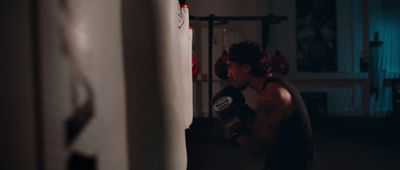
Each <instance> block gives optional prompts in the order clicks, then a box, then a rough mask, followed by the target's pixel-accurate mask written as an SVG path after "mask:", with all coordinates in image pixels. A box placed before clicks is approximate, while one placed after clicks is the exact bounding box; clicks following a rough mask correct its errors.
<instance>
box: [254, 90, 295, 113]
mask: <svg viewBox="0 0 400 170" xmlns="http://www.w3.org/2000/svg"><path fill="white" fill-rule="evenodd" d="M258 107H259V109H260V111H261V112H263V111H265V112H270V111H274V112H276V113H280V114H284V117H287V116H289V115H290V113H291V112H292V110H293V108H294V102H293V99H292V95H291V94H290V92H289V91H288V90H287V89H286V87H284V86H283V85H282V84H280V83H268V84H267V85H266V87H265V88H264V90H263V91H262V92H261V94H260V98H259V100H258Z"/></svg>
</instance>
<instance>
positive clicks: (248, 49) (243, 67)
mask: <svg viewBox="0 0 400 170" xmlns="http://www.w3.org/2000/svg"><path fill="white" fill-rule="evenodd" d="M261 58H262V53H261V51H260V47H259V46H258V45H257V44H256V43H254V42H250V41H243V42H239V43H236V44H233V45H232V46H231V47H230V48H229V55H228V63H227V64H228V77H229V78H230V79H231V80H233V81H234V82H235V83H236V84H237V85H238V86H241V87H243V86H246V85H248V83H249V80H250V79H251V78H252V77H259V76H263V75H264V74H265V72H264V69H263V68H262V67H261V66H260V60H261Z"/></svg>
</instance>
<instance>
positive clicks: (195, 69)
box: [192, 54, 200, 77]
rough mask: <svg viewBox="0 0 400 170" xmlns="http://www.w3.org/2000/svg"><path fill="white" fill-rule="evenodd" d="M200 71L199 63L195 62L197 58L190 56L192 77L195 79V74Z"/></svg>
mask: <svg viewBox="0 0 400 170" xmlns="http://www.w3.org/2000/svg"><path fill="white" fill-rule="evenodd" d="M199 71H200V64H199V61H198V60H197V57H196V56H195V55H194V54H192V77H196V76H197V74H199Z"/></svg>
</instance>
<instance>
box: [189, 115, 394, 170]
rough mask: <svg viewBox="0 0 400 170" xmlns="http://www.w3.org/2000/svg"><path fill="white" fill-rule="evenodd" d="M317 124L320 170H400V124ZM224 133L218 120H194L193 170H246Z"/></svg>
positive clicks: (352, 120)
mask: <svg viewBox="0 0 400 170" xmlns="http://www.w3.org/2000/svg"><path fill="white" fill-rule="evenodd" d="M313 122H315V123H314V124H313V130H314V139H315V145H316V150H317V154H318V163H317V164H318V165H317V169H318V170H400V137H399V136H400V128H398V127H399V124H400V121H393V120H392V119H388V118H360V117H357V118H350V117H341V118H321V117H320V118H318V119H314V120H313ZM222 134H223V131H222V129H221V127H220V126H219V125H218V123H217V122H216V121H215V120H210V119H208V118H196V119H195V120H194V123H193V126H192V128H191V129H190V131H188V132H187V143H188V163H189V164H188V169H189V170H225V169H226V170H243V169H246V167H247V166H246V165H245V161H243V160H244V157H243V156H242V154H241V153H240V151H239V150H238V148H237V147H235V146H233V145H229V144H227V143H226V142H225V141H224V140H223V139H222Z"/></svg>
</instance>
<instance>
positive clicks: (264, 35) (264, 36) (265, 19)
mask: <svg viewBox="0 0 400 170" xmlns="http://www.w3.org/2000/svg"><path fill="white" fill-rule="evenodd" d="M189 20H190V21H207V22H208V116H209V118H212V108H211V98H212V95H213V90H212V89H213V74H212V73H213V67H212V66H213V63H212V61H213V60H212V57H213V56H212V53H213V45H212V40H213V34H214V25H215V22H216V21H220V22H222V23H227V22H229V21H257V22H261V30H262V31H261V41H262V44H261V45H262V46H261V47H262V50H263V51H266V48H267V45H268V44H267V43H268V41H267V40H268V33H269V28H270V26H271V25H272V24H278V23H280V22H281V21H286V20H287V16H275V15H273V14H270V15H267V16H215V15H214V14H210V15H209V16H203V17H200V16H192V15H190V16H189Z"/></svg>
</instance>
